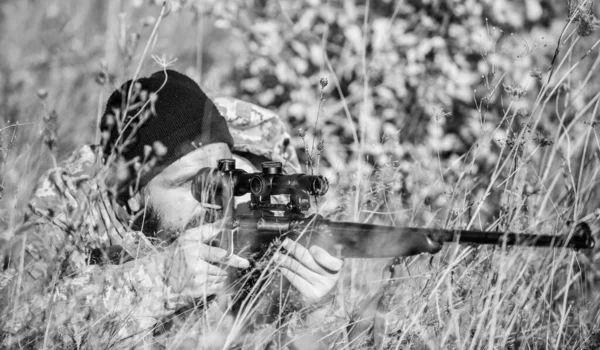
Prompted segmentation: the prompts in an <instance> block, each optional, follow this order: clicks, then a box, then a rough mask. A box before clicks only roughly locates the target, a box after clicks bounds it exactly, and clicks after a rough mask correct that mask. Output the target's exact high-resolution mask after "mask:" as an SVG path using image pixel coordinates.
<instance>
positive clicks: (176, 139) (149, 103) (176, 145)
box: [100, 70, 233, 200]
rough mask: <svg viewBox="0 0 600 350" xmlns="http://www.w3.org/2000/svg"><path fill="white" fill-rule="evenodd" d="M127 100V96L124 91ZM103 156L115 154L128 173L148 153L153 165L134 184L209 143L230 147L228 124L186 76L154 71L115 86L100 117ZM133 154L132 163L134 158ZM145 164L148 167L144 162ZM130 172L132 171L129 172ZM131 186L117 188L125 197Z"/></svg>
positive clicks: (143, 161) (171, 71)
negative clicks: (220, 143) (115, 88)
mask: <svg viewBox="0 0 600 350" xmlns="http://www.w3.org/2000/svg"><path fill="white" fill-rule="evenodd" d="M131 84H134V85H133V88H132V89H131V94H130V95H129V103H128V101H127V96H128V94H129V90H130V87H131ZM100 130H101V131H102V135H103V151H104V160H105V161H107V160H108V159H109V157H110V155H111V154H113V153H118V154H119V157H116V158H114V159H121V160H124V161H125V162H126V163H127V164H129V165H132V166H133V168H134V169H133V171H130V173H131V174H130V177H132V178H136V176H135V174H134V173H135V172H136V171H139V170H140V164H141V165H144V163H145V162H147V161H149V158H153V164H152V166H151V167H149V169H146V171H145V173H144V174H142V176H141V177H138V180H137V184H136V185H137V186H136V187H137V189H139V188H141V187H142V186H144V185H146V184H147V183H148V182H149V181H150V180H151V179H152V178H153V177H154V176H156V175H157V174H158V173H160V171H162V170H163V169H164V168H165V167H167V166H169V165H170V164H171V163H173V162H174V161H176V160H177V159H179V158H181V157H182V156H184V155H186V154H188V153H190V152H191V151H193V150H195V149H197V148H198V147H201V146H202V145H207V144H211V143H217V142H224V143H226V144H227V145H228V146H229V148H230V149H231V148H232V147H233V139H232V137H231V134H230V133H229V129H228V128H227V123H226V121H225V119H224V118H223V116H221V114H220V113H219V111H218V110H217V107H216V106H215V105H214V103H213V102H212V101H211V100H210V99H209V98H208V97H207V96H206V94H205V93H204V92H203V91H202V90H201V89H200V87H199V86H198V84H196V82H194V81H193V80H192V79H190V78H189V77H187V76H185V75H183V74H181V73H179V72H176V71H173V70H166V71H159V72H156V73H154V74H152V76H150V77H149V78H140V79H137V80H135V81H132V80H129V81H127V82H126V83H125V84H123V85H122V86H121V88H120V89H118V90H116V91H114V92H113V93H112V95H111V96H110V97H109V99H108V102H107V104H106V110H105V112H104V115H103V116H102V119H101V121H100ZM136 157H137V162H138V163H137V165H135V163H136ZM147 168H148V167H147ZM131 175H134V176H131ZM132 194H133V193H131V189H129V190H128V191H124V190H123V188H120V189H119V196H118V197H119V199H121V200H127V199H128V197H129V196H131V195H132Z"/></svg>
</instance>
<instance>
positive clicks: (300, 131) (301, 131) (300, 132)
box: [298, 128, 306, 138]
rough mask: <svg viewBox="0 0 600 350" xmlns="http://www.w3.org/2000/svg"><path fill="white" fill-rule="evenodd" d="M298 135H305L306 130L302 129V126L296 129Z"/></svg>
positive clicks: (302, 136)
mask: <svg viewBox="0 0 600 350" xmlns="http://www.w3.org/2000/svg"><path fill="white" fill-rule="evenodd" d="M298 136H300V138H304V136H306V130H304V128H300V129H298Z"/></svg>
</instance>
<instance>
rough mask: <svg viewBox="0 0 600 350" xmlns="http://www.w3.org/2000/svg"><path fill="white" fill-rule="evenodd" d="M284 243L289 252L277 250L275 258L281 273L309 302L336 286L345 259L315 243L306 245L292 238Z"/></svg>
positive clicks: (316, 299)
mask: <svg viewBox="0 0 600 350" xmlns="http://www.w3.org/2000/svg"><path fill="white" fill-rule="evenodd" d="M282 247H283V248H285V250H287V251H288V254H280V253H275V255H274V257H273V259H275V262H276V263H277V266H278V267H279V269H280V271H281V274H282V275H284V276H285V277H286V278H287V279H288V281H290V283H291V284H292V285H293V286H294V287H296V289H298V290H299V291H300V293H302V295H303V296H304V297H305V298H306V301H308V302H309V303H311V302H316V301H318V300H319V299H321V298H323V297H324V296H326V295H327V294H329V292H330V291H331V290H332V289H333V287H334V286H335V284H336V283H337V281H338V279H339V278H340V272H341V270H342V266H343V265H344V262H343V261H342V260H340V259H338V258H336V257H334V256H332V255H331V254H329V253H328V252H327V251H326V250H324V249H323V248H320V247H317V246H312V247H310V248H309V249H306V248H305V247H303V246H302V245H300V244H298V243H295V242H294V241H292V240H290V239H285V240H284V241H283V243H282Z"/></svg>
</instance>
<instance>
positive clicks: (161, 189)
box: [142, 143, 232, 238]
mask: <svg viewBox="0 0 600 350" xmlns="http://www.w3.org/2000/svg"><path fill="white" fill-rule="evenodd" d="M231 157H232V156H231V151H230V150H229V147H228V146H227V144H225V143H213V144H209V145H206V146H202V147H200V148H198V149H197V150H195V151H193V152H190V153H188V154H186V155H185V156H183V157H181V158H180V159H178V160H177V161H175V162H174V163H172V164H171V165H169V166H168V167H166V168H165V169H164V170H163V171H162V172H160V173H159V174H158V175H157V176H155V177H154V178H153V179H152V180H151V181H150V182H149V183H148V185H146V188H145V190H144V191H142V192H143V193H144V196H145V198H143V200H142V202H144V203H146V204H147V205H148V208H149V215H150V217H148V220H151V221H155V227H154V229H155V230H157V231H161V232H157V235H158V236H159V237H163V238H167V237H165V235H169V234H171V233H176V232H181V231H183V230H184V229H186V228H189V227H191V226H198V225H199V224H200V223H201V222H203V220H204V215H205V214H206V209H204V208H203V207H202V206H201V204H200V203H198V201H196V200H195V199H194V197H193V196H192V192H191V184H192V179H193V177H194V175H196V173H197V172H198V170H200V169H202V168H204V167H213V168H216V167H217V161H218V160H219V159H222V158H231ZM170 238H174V237H170Z"/></svg>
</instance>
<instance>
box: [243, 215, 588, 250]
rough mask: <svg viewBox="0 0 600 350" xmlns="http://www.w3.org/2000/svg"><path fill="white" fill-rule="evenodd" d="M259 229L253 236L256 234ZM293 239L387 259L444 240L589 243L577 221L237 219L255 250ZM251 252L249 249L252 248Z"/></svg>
mask: <svg viewBox="0 0 600 350" xmlns="http://www.w3.org/2000/svg"><path fill="white" fill-rule="evenodd" d="M257 232H258V235H257ZM282 236H286V237H290V238H291V239H298V241H299V242H301V243H302V244H303V245H305V246H311V245H317V246H319V247H322V248H324V249H325V250H327V251H328V252H330V253H331V254H336V255H340V256H343V257H347V258H388V257H398V256H411V255H418V254H422V253H430V254H435V253H437V252H438V251H440V250H441V249H442V245H443V244H444V243H451V242H455V243H461V244H477V245H480V244H491V245H502V244H506V245H521V246H531V247H557V248H560V247H567V248H573V249H586V248H592V247H593V246H594V239H593V238H592V235H591V230H590V228H589V226H588V225H587V224H585V223H581V224H579V225H577V226H576V228H575V230H574V231H573V233H572V234H571V235H561V236H552V235H536V234H525V233H503V232H487V231H471V230H444V229H427V228H417V227H395V226H384V225H373V224H361V223H352V222H339V221H332V220H327V219H323V218H322V217H320V216H310V217H307V218H304V219H301V220H292V221H290V220H286V219H285V218H278V217H273V218H266V219H265V218H263V219H258V220H257V219H255V218H252V217H246V218H242V219H241V220H240V231H239V233H238V239H241V242H239V243H242V244H250V246H253V247H255V248H258V247H259V246H260V247H263V248H264V244H265V243H268V242H270V241H272V240H273V239H275V238H277V237H280V238H281V237H282ZM251 250H254V249H252V248H251Z"/></svg>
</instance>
